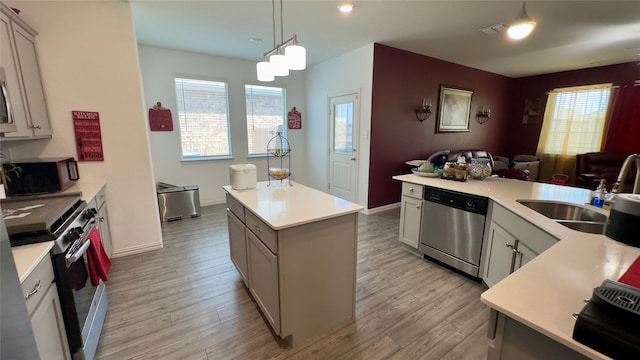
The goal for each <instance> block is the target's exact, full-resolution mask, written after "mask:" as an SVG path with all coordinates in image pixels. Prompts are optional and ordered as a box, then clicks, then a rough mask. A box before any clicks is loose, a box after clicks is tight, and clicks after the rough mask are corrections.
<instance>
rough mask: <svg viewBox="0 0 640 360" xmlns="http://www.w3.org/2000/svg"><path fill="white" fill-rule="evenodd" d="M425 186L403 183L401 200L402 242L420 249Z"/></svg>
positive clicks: (400, 232) (400, 231)
mask: <svg viewBox="0 0 640 360" xmlns="http://www.w3.org/2000/svg"><path fill="white" fill-rule="evenodd" d="M423 193H424V186H422V185H416V184H412V183H407V182H403V183H402V201H401V202H400V230H399V238H400V242H402V243H403V244H407V245H409V246H410V247H411V248H413V249H416V250H418V247H419V246H420V236H421V234H422V195H423Z"/></svg>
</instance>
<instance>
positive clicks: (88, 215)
mask: <svg viewBox="0 0 640 360" xmlns="http://www.w3.org/2000/svg"><path fill="white" fill-rule="evenodd" d="M97 214H98V210H96V209H94V208H89V209H87V210H85V211H84V214H83V218H84V220H91V219H93V218H94V217H96V215H97Z"/></svg>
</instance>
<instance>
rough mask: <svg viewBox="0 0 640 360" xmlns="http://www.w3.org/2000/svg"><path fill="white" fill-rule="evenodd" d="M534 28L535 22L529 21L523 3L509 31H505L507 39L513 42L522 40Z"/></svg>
mask: <svg viewBox="0 0 640 360" xmlns="http://www.w3.org/2000/svg"><path fill="white" fill-rule="evenodd" d="M535 27H536V22H535V21H534V20H531V18H530V17H529V15H528V14H527V10H526V9H525V6H524V2H523V3H522V9H520V14H519V15H518V18H516V20H515V21H514V22H513V24H511V26H509V30H507V34H509V37H510V38H512V39H514V40H520V39H524V38H526V37H527V36H529V34H531V32H532V31H533V29H534V28H535Z"/></svg>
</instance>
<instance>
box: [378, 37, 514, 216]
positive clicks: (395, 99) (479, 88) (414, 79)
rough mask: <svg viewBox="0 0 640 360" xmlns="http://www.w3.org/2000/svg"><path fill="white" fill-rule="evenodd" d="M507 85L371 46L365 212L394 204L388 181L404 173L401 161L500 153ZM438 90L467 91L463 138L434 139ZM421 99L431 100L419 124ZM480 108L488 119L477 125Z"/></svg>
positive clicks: (395, 191)
mask: <svg viewBox="0 0 640 360" xmlns="http://www.w3.org/2000/svg"><path fill="white" fill-rule="evenodd" d="M512 82H513V79H510V78H508V77H506V76H502V75H497V74H493V73H489V72H486V71H481V70H477V69H473V68H470V67H466V66H462V65H457V64H453V63H450V62H447V61H443V60H439V59H435V58H431V57H428V56H423V55H419V54H415V53H411V52H408V51H404V50H399V49H396V48H392V47H389V46H386V45H382V44H374V53H373V88H372V101H371V158H370V163H369V197H368V207H369V208H375V207H379V206H383V205H387V204H393V203H396V202H398V201H400V190H401V184H400V182H398V181H396V180H393V179H392V178H391V177H392V176H394V175H398V174H406V173H408V172H409V170H410V168H409V166H407V165H406V164H405V161H407V160H413V159H425V158H426V157H428V156H429V155H431V154H432V153H434V152H436V151H439V150H445V149H449V150H459V149H486V150H488V151H489V152H491V153H492V154H502V153H504V152H505V151H506V149H505V148H504V147H503V144H505V143H507V141H506V139H505V137H506V136H509V135H508V133H507V132H506V131H505V129H506V128H507V121H508V119H509V117H508V111H509V95H510V91H511V84H512ZM440 84H446V85H451V86H454V87H455V86H458V87H460V88H465V89H471V90H473V96H472V100H471V119H470V126H469V128H470V131H469V132H464V133H438V134H436V133H435V130H436V121H437V118H438V116H437V111H438V95H439V92H440ZM425 97H426V98H430V99H431V102H432V104H433V113H432V115H431V117H430V118H429V119H427V120H425V121H424V122H419V121H418V120H417V119H416V116H415V108H416V107H417V106H419V105H421V104H422V98H425ZM483 105H485V106H490V107H491V112H492V117H491V120H490V121H489V122H488V123H485V124H482V125H480V124H479V123H478V122H477V120H476V117H475V114H476V113H477V112H478V111H479V110H480V109H481V108H482V106H483Z"/></svg>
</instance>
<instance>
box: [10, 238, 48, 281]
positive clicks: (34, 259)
mask: <svg viewBox="0 0 640 360" xmlns="http://www.w3.org/2000/svg"><path fill="white" fill-rule="evenodd" d="M52 247H53V241H47V242H41V243H37V244H30V245H22V246H16V247H12V248H11V253H12V254H13V260H14V261H15V263H16V270H17V271H18V278H19V279H20V283H21V284H22V283H23V282H24V281H25V280H26V278H27V276H29V274H31V272H32V271H33V269H35V268H36V266H37V265H38V264H39V263H40V261H42V259H44V257H45V256H49V250H51V248H52Z"/></svg>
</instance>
